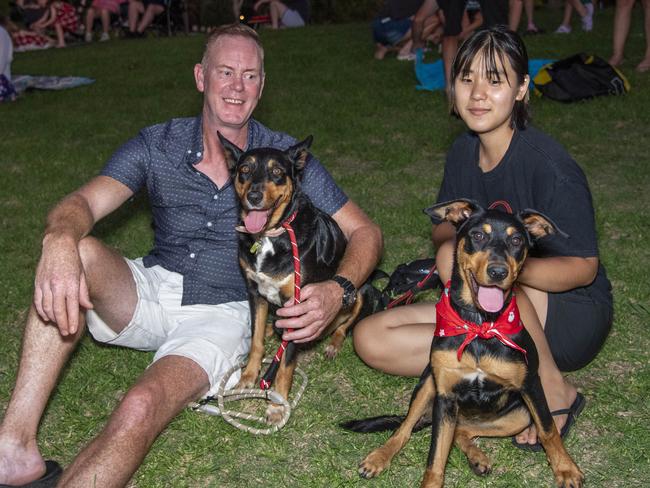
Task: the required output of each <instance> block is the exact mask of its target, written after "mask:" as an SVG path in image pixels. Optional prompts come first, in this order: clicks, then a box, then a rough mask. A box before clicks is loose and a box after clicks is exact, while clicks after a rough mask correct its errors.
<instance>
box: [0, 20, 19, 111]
mask: <svg viewBox="0 0 650 488" xmlns="http://www.w3.org/2000/svg"><path fill="white" fill-rule="evenodd" d="M6 23H7V19H6V18H5V16H4V15H0V102H12V101H14V100H15V99H16V89H15V88H14V85H13V83H12V82H11V62H12V61H13V57H14V56H13V54H14V53H13V42H12V41H11V36H10V35H9V32H7V29H5V26H6Z"/></svg>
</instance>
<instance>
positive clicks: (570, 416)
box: [512, 392, 587, 452]
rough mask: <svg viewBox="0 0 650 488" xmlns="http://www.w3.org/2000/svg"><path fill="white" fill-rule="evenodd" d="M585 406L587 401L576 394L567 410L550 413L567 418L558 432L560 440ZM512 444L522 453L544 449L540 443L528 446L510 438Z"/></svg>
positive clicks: (513, 437)
mask: <svg viewBox="0 0 650 488" xmlns="http://www.w3.org/2000/svg"><path fill="white" fill-rule="evenodd" d="M586 404H587V399H586V398H585V396H584V395H583V394H582V393H580V392H578V394H577V395H576V399H575V400H574V401H573V403H572V404H571V406H570V407H569V408H561V409H559V410H554V411H552V412H551V415H553V416H554V417H557V416H558V415H566V416H567V419H566V423H565V424H564V426H563V427H562V429H561V430H560V437H561V438H562V439H564V438H565V437H566V436H567V434H568V433H569V430H571V427H572V426H573V424H574V423H575V421H576V419H577V418H578V416H579V415H580V413H581V412H582V410H584V408H585V405H586ZM512 444H513V445H514V446H515V447H518V448H519V449H522V450H524V451H533V452H539V451H541V450H543V449H544V448H543V447H542V444H541V443H540V442H536V443H535V444H528V443H527V442H517V439H516V437H515V436H512Z"/></svg>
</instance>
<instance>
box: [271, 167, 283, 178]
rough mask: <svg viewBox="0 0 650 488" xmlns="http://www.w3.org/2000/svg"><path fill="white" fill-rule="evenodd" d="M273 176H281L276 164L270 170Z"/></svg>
mask: <svg viewBox="0 0 650 488" xmlns="http://www.w3.org/2000/svg"><path fill="white" fill-rule="evenodd" d="M271 173H272V174H273V176H282V170H281V169H280V168H278V167H277V166H276V167H275V168H273V169H272V170H271Z"/></svg>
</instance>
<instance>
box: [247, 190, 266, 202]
mask: <svg viewBox="0 0 650 488" xmlns="http://www.w3.org/2000/svg"><path fill="white" fill-rule="evenodd" d="M246 198H247V199H248V202H249V203H250V204H251V205H258V204H259V203H260V202H261V201H262V192H261V191H249V192H248V196H247V197H246Z"/></svg>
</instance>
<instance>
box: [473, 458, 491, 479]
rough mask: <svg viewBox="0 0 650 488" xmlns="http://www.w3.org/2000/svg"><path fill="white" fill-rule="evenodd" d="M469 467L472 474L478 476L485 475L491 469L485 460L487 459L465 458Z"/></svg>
mask: <svg viewBox="0 0 650 488" xmlns="http://www.w3.org/2000/svg"><path fill="white" fill-rule="evenodd" d="M467 462H468V463H469V467H470V468H472V471H474V474H476V475H478V476H485V475H488V474H490V472H491V471H492V466H491V465H490V463H489V462H488V461H487V459H469V458H468V459H467Z"/></svg>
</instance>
